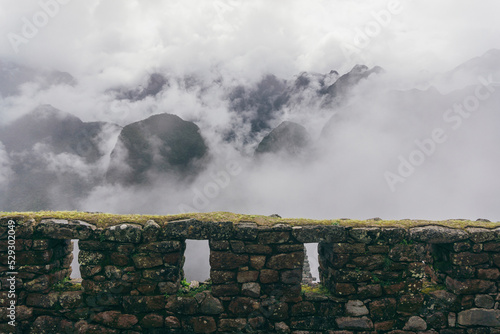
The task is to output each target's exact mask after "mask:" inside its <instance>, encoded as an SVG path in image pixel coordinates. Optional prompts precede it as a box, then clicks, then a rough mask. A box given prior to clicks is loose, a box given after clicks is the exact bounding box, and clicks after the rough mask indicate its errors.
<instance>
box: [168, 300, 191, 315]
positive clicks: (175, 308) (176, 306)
mask: <svg viewBox="0 0 500 334" xmlns="http://www.w3.org/2000/svg"><path fill="white" fill-rule="evenodd" d="M166 308H167V309H168V310H170V311H172V312H175V313H179V314H186V315H192V314H196V313H197V312H198V303H197V301H196V299H194V298H191V297H177V298H174V299H169V301H168V303H167V306H166Z"/></svg>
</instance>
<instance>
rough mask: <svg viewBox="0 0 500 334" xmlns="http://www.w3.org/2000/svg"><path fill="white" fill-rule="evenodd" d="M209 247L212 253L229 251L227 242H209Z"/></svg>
mask: <svg viewBox="0 0 500 334" xmlns="http://www.w3.org/2000/svg"><path fill="white" fill-rule="evenodd" d="M209 245H210V249H211V250H213V251H228V250H229V249H230V245H229V240H210V241H209Z"/></svg>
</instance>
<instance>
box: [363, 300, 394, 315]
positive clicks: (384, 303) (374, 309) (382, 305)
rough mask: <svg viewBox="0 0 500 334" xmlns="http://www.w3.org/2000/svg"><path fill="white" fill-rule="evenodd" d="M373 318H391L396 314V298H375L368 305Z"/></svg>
mask: <svg viewBox="0 0 500 334" xmlns="http://www.w3.org/2000/svg"><path fill="white" fill-rule="evenodd" d="M368 308H369V309H370V314H371V316H372V318H373V319H374V320H392V319H394V318H395V316H396V299H394V298H383V299H377V300H374V301H373V302H371V303H370V304H369V305H368Z"/></svg>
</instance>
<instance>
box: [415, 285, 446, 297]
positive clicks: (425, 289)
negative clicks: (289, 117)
mask: <svg viewBox="0 0 500 334" xmlns="http://www.w3.org/2000/svg"><path fill="white" fill-rule="evenodd" d="M438 290H446V287H445V286H444V285H440V284H430V285H427V286H424V287H423V288H422V290H421V292H422V293H425V294H426V295H428V294H429V293H431V292H433V291H438Z"/></svg>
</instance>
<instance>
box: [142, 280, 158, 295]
mask: <svg viewBox="0 0 500 334" xmlns="http://www.w3.org/2000/svg"><path fill="white" fill-rule="evenodd" d="M156 286H157V284H156V283H154V284H141V285H138V286H137V290H138V291H139V292H140V293H141V294H142V295H152V294H153V293H154V292H155V290H156Z"/></svg>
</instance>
